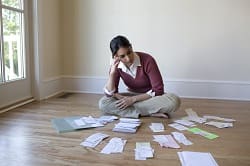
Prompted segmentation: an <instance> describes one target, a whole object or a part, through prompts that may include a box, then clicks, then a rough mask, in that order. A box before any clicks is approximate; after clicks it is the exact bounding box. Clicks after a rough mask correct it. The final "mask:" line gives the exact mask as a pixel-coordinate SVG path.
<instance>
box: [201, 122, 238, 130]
mask: <svg viewBox="0 0 250 166" xmlns="http://www.w3.org/2000/svg"><path fill="white" fill-rule="evenodd" d="M205 124H206V125H211V126H215V127H217V128H220V129H222V128H228V127H233V123H223V122H216V121H210V122H207V123H205Z"/></svg>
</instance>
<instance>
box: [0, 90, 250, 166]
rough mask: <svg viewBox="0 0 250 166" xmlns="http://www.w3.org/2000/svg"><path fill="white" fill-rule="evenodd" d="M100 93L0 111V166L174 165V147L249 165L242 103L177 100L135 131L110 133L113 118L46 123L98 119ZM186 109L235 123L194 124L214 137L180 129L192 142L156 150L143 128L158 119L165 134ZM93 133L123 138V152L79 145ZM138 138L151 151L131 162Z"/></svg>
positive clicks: (249, 130) (246, 110) (225, 165)
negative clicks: (84, 125)
mask: <svg viewBox="0 0 250 166" xmlns="http://www.w3.org/2000/svg"><path fill="white" fill-rule="evenodd" d="M101 97H102V96H101V95H96V94H69V95H65V96H62V97H57V98H51V99H48V100H45V101H42V102H33V103H31V104H27V105H25V106H22V107H19V108H16V109H14V110H11V111H8V112H5V113H2V114H0V133H1V134H0V152H1V153H0V163H1V164H0V165H1V166H2V165H3V166H5V165H6V166H7V165H8V166H10V165H25V166H29V165H32V166H33V165H36V166H39V165H41V166H44V165H46V166H47V165H53V166H54V165H93V166H106V165H107V166H115V165H119V166H128V165H144V166H152V165H154V166H156V165H168V166H179V165H180V161H179V158H178V156H177V152H178V151H197V152H211V153H212V155H213V156H214V158H215V160H216V161H217V163H218V164H219V165H220V166H235V165H240V166H249V165H250V144H249V140H250V118H249V117H250V102H247V101H225V100H206V99H182V104H181V108H180V110H179V111H178V112H176V113H175V114H173V115H172V119H161V118H152V117H143V118H141V120H142V122H143V124H142V126H141V127H140V128H139V130H138V132H137V133H136V134H125V133H116V132H112V131H111V130H112V128H113V127H114V124H115V123H116V122H113V123H110V124H108V125H106V126H105V127H102V128H95V129H87V130H81V131H76V132H69V133H62V134H58V133H56V131H55V130H54V128H53V127H52V125H51V119H52V118H58V117H67V116H74V115H82V116H87V115H91V116H95V117H98V116H100V115H101V112H100V111H99V110H98V104H97V103H98V100H99V99H100V98H101ZM186 108H192V109H193V110H194V111H196V112H197V113H198V114H199V115H205V114H210V115H215V116H221V117H228V118H234V119H236V120H237V121H236V122H235V123H234V127H233V128H227V129H217V128H214V127H211V126H204V125H200V124H199V125H198V127H199V128H201V129H204V130H206V131H209V132H212V133H216V134H217V135H219V136H220V137H219V138H217V139H215V140H207V139H205V138H203V137H201V136H198V135H194V134H192V133H189V132H188V131H184V132H183V133H184V134H185V136H186V137H188V139H189V140H191V141H192V142H193V143H194V144H193V145H191V146H181V147H182V148H181V149H178V150H175V149H167V148H161V147H160V146H159V145H158V144H157V143H156V142H153V141H152V135H153V134H154V133H152V132H151V130H150V129H149V127H148V126H149V125H150V123H152V122H162V123H164V125H165V127H166V130H165V132H163V133H161V134H169V133H170V132H172V131H175V129H172V128H170V127H167V124H168V123H171V122H172V121H173V119H177V118H181V117H183V116H185V112H184V110H185V109H186ZM96 132H102V133H106V134H109V135H110V136H111V137H114V136H116V137H121V138H123V139H126V140H127V144H126V146H125V149H124V152H123V153H122V154H111V155H104V154H100V153H99V152H100V151H101V149H102V148H103V147H104V146H105V145H106V144H107V142H108V141H109V139H110V138H109V139H106V140H104V141H103V142H102V143H101V144H100V145H98V146H97V147H96V148H94V149H90V148H84V147H82V146H80V145H79V144H80V142H81V141H82V140H83V139H84V138H86V137H88V136H89V135H91V134H94V133H96ZM140 141H142V142H145V141H146V142H150V143H151V146H152V148H153V149H154V150H155V156H154V158H153V159H148V160H146V161H135V160H134V148H135V143H136V142H140Z"/></svg>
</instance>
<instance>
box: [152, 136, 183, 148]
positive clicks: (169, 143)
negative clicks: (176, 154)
mask: <svg viewBox="0 0 250 166" xmlns="http://www.w3.org/2000/svg"><path fill="white" fill-rule="evenodd" d="M153 137H154V140H153V141H155V142H158V143H159V144H160V145H161V147H167V148H174V149H178V148H180V146H179V145H178V144H177V142H176V141H175V140H174V138H173V137H172V136H171V135H153Z"/></svg>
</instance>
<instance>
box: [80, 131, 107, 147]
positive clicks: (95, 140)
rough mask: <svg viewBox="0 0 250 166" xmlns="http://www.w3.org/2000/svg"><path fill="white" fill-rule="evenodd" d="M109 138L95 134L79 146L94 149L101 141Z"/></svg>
mask: <svg viewBox="0 0 250 166" xmlns="http://www.w3.org/2000/svg"><path fill="white" fill-rule="evenodd" d="M107 137H109V135H107V134H102V133H96V134H92V135H91V136H89V137H88V138H86V139H85V140H84V141H83V142H82V143H81V144H80V145H82V146H85V147H91V148H94V147H96V146H97V145H98V144H99V143H100V142H101V141H102V140H103V139H105V138H107Z"/></svg>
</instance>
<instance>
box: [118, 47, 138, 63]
mask: <svg viewBox="0 0 250 166" xmlns="http://www.w3.org/2000/svg"><path fill="white" fill-rule="evenodd" d="M115 58H116V59H119V60H120V61H121V62H122V63H124V64H125V65H126V66H130V65H131V64H132V63H133V61H134V54H133V50H132V48H131V47H130V48H124V47H121V48H119V50H118V51H117V53H116V55H115Z"/></svg>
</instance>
